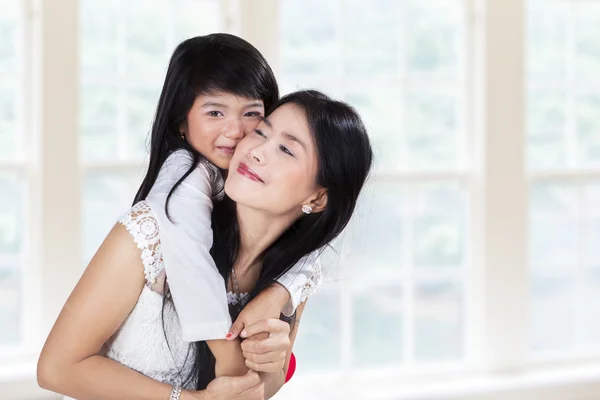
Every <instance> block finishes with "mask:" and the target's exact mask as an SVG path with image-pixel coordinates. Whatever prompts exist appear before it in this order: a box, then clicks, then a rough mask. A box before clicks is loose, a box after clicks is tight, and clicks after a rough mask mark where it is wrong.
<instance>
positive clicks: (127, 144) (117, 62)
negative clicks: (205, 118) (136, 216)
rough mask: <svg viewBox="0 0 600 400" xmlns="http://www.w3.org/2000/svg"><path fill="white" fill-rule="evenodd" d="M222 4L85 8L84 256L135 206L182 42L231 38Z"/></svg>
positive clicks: (199, 1) (93, 4) (85, 1)
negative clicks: (170, 67)
mask: <svg viewBox="0 0 600 400" xmlns="http://www.w3.org/2000/svg"><path fill="white" fill-rule="evenodd" d="M221 13H222V11H221V2H220V1H218V0H178V1H167V0H161V1H152V2H147V1H125V0H109V1H104V2H98V1H94V0H81V2H80V32H81V40H80V68H81V83H80V95H81V114H80V124H81V126H80V132H81V133H80V135H81V142H80V143H81V147H80V154H81V160H82V162H83V168H84V171H85V178H84V184H83V212H84V218H83V232H84V256H85V259H86V260H89V259H90V258H91V257H92V256H93V254H94V253H95V252H96V249H97V248H98V246H99V245H100V243H101V242H102V240H103V239H104V237H105V236H106V234H107V233H108V231H109V230H110V228H111V226H112V225H113V224H114V223H115V222H116V219H117V218H118V216H119V215H120V214H121V213H123V212H125V211H126V210H127V207H128V206H130V205H131V203H132V201H133V198H134V195H135V193H136V190H137V187H138V186H139V184H140V183H141V180H142V178H143V174H144V172H145V171H144V165H143V160H144V158H145V157H146V155H147V146H146V139H147V138H148V134H149V132H150V125H151V123H152V119H153V116H154V112H155V109H156V105H157V103H158V98H159V95H160V90H161V87H162V84H163V80H164V77H165V73H166V67H167V64H168V61H169V58H170V56H171V54H172V52H173V50H175V47H176V46H177V44H179V42H181V41H182V40H184V39H186V38H188V37H191V36H196V35H201V34H207V33H211V32H217V31H222V30H223V24H222V22H221V21H223V18H221Z"/></svg>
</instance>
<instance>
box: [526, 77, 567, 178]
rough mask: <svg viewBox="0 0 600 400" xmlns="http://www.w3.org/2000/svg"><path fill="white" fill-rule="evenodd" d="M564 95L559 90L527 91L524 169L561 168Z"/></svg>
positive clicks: (563, 155) (564, 123) (564, 161)
mask: <svg viewBox="0 0 600 400" xmlns="http://www.w3.org/2000/svg"><path fill="white" fill-rule="evenodd" d="M565 105H566V95H565V93H564V91H562V90H550V89H545V90H539V89H533V88H530V89H529V91H528V95H527V135H528V148H527V150H528V160H527V162H528V166H529V168H530V169H548V168H561V167H565V166H566V163H567V156H566V153H565V146H564V144H565V139H564V135H565V131H566V116H565Z"/></svg>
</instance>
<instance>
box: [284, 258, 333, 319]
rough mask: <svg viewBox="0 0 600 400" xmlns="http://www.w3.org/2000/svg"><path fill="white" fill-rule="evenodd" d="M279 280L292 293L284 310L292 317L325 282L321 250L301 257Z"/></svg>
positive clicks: (285, 313)
mask: <svg viewBox="0 0 600 400" xmlns="http://www.w3.org/2000/svg"><path fill="white" fill-rule="evenodd" d="M277 282H278V283H279V284H281V286H283V287H285V288H286V289H287V291H288V292H289V293H290V300H289V301H288V302H287V304H286V305H285V306H284V308H283V310H282V313H283V314H284V315H286V316H288V317H290V316H292V315H293V314H294V311H296V308H297V307H298V306H299V305H300V303H302V302H304V301H305V300H306V299H307V298H308V297H309V296H311V295H312V294H313V293H314V292H315V291H316V290H317V288H318V287H319V286H320V285H321V283H322V282H323V273H322V270H321V260H320V259H319V252H318V251H315V252H313V253H311V254H309V255H307V256H305V257H303V258H301V259H300V261H298V263H296V265H294V266H293V267H292V268H291V269H290V270H289V271H288V272H286V273H285V274H284V275H282V276H281V277H280V278H279V279H278V280H277Z"/></svg>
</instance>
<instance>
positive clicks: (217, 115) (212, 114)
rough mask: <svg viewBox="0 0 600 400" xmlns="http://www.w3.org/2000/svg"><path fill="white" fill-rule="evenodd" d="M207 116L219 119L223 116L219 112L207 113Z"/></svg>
mask: <svg viewBox="0 0 600 400" xmlns="http://www.w3.org/2000/svg"><path fill="white" fill-rule="evenodd" d="M208 115H210V116H211V117H220V116H221V115H223V114H222V113H221V111H209V112H208Z"/></svg>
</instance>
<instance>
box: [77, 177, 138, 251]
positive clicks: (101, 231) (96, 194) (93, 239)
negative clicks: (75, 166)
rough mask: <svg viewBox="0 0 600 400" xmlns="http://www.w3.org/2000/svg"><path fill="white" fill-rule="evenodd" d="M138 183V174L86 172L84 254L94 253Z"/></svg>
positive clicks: (122, 211) (129, 202)
mask: <svg viewBox="0 0 600 400" xmlns="http://www.w3.org/2000/svg"><path fill="white" fill-rule="evenodd" d="M140 183H141V179H140V176H139V174H134V173H119V172H88V173H87V174H86V176H85V182H84V193H83V207H84V214H83V231H84V235H85V236H84V237H85V240H84V255H85V259H86V260H89V259H91V257H92V256H93V255H94V253H95V252H96V250H97V249H98V246H100V244H101V243H102V241H103V240H104V238H105V237H106V235H107V234H108V232H109V231H110V229H111V228H112V226H113V225H114V224H115V223H116V222H117V220H118V219H119V217H120V216H121V215H123V214H124V213H125V212H126V211H127V209H128V208H129V206H131V203H132V202H133V198H134V196H135V193H136V190H137V188H138V186H139V184H140Z"/></svg>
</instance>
